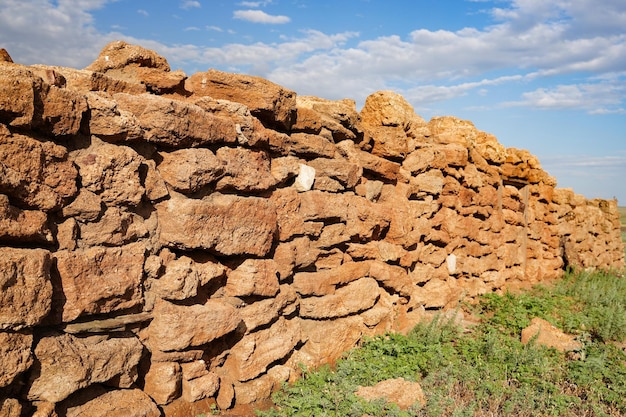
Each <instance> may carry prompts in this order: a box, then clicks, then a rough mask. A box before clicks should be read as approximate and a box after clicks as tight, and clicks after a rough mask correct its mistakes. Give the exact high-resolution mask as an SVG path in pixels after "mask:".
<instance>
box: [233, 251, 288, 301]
mask: <svg viewBox="0 0 626 417" xmlns="http://www.w3.org/2000/svg"><path fill="white" fill-rule="evenodd" d="M278 290H279V284H278V270H277V265H276V262H274V261H273V260H271V259H246V260H245V261H243V263H242V264H241V265H239V266H238V267H237V268H236V269H235V270H233V271H232V272H230V273H229V274H228V279H227V281H226V286H225V287H224V292H225V293H226V294H227V295H229V296H234V297H246V296H250V295H258V296H263V297H273V296H275V295H276V294H277V293H278Z"/></svg>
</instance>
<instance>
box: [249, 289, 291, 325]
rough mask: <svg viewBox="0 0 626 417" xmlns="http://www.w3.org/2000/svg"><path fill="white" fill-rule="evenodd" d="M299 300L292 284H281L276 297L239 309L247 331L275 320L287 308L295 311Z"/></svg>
mask: <svg viewBox="0 0 626 417" xmlns="http://www.w3.org/2000/svg"><path fill="white" fill-rule="evenodd" d="M297 302H298V295H297V294H296V292H295V291H294V290H293V288H291V286H290V285H281V287H280V292H279V293H278V294H277V295H276V297H274V298H268V299H265V300H260V301H256V302H254V303H252V304H248V305H245V306H244V307H242V308H241V309H240V310H239V311H240V313H241V317H242V319H243V322H244V324H245V325H246V332H248V333H250V332H253V331H254V330H256V329H257V328H259V327H261V326H264V325H266V324H269V323H271V322H273V321H274V320H276V319H277V318H278V317H279V316H280V315H281V314H284V313H286V311H287V310H290V311H293V310H294V309H295V308H296V307H297Z"/></svg>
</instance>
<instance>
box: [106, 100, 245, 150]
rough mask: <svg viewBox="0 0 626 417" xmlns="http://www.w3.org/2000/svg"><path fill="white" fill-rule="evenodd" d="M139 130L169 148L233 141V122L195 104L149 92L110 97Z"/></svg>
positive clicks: (148, 138)
mask: <svg viewBox="0 0 626 417" xmlns="http://www.w3.org/2000/svg"><path fill="white" fill-rule="evenodd" d="M113 99H114V100H115V101H116V102H117V105H118V107H119V108H120V109H121V110H125V111H128V112H129V113H131V114H133V115H134V116H135V118H136V119H137V123H138V124H139V127H141V129H143V132H144V133H143V137H144V139H145V140H146V141H148V142H151V143H154V144H157V145H161V146H166V147H169V148H181V147H197V146H201V145H209V144H224V143H236V142H237V130H236V128H235V123H234V122H233V121H232V120H230V119H227V118H225V117H221V116H217V115H214V114H211V113H208V112H206V111H204V110H203V109H202V108H201V107H199V106H196V105H195V104H190V103H184V102H181V101H178V100H172V99H169V98H165V97H160V96H154V95H151V94H141V95H131V94H125V93H118V94H115V95H114V96H113Z"/></svg>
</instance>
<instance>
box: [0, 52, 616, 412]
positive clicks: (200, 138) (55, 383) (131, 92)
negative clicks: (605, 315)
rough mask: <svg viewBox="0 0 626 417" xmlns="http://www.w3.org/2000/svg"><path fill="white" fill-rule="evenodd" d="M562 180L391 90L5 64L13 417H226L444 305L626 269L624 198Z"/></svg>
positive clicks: (106, 58)
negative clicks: (214, 413) (594, 193)
mask: <svg viewBox="0 0 626 417" xmlns="http://www.w3.org/2000/svg"><path fill="white" fill-rule="evenodd" d="M555 185H556V184H555V180H554V178H552V177H550V176H549V175H548V174H547V173H546V172H545V171H543V170H542V168H541V165H540V163H539V161H538V160H537V158H535V157H534V156H533V155H531V154H529V153H528V152H527V151H524V150H518V149H507V148H505V147H504V146H502V145H501V144H499V143H498V141H497V139H496V138H495V137H494V136H492V135H490V134H487V133H485V132H482V131H480V130H478V129H476V127H475V126H474V125H473V124H472V123H471V122H469V121H465V120H459V119H456V118H454V117H439V118H434V119H432V120H430V121H426V120H424V119H422V118H421V117H420V116H418V115H416V114H415V112H414V111H413V108H412V107H411V106H410V105H409V104H408V102H407V101H406V100H405V99H404V98H403V97H401V96H399V95H398V94H396V93H394V92H390V91H381V92H377V93H374V94H372V95H371V96H370V97H369V98H368V99H367V100H366V103H365V106H364V108H363V109H362V110H361V111H358V110H357V109H356V105H355V103H354V101H352V100H349V99H345V100H339V101H331V100H325V99H322V98H317V97H312V96H297V94H296V93H295V92H293V91H291V90H288V89H286V88H283V87H281V86H279V85H276V84H274V83H272V82H270V81H267V80H264V79H261V78H258V77H251V76H246V75H238V74H229V73H224V72H220V71H213V70H211V71H207V72H204V73H198V74H194V75H192V76H190V77H187V75H185V74H183V73H182V72H180V71H170V67H169V65H168V63H167V60H166V59H165V58H164V57H162V56H159V55H158V54H156V53H155V52H153V51H150V50H147V49H145V48H142V47H140V46H136V45H129V44H127V43H124V42H113V43H111V44H109V45H107V46H106V47H105V48H104V49H103V50H102V52H101V54H100V56H98V58H97V59H96V61H95V62H94V63H93V64H91V65H90V66H88V67H87V68H86V69H72V68H63V67H51V66H50V67H49V66H45V65H35V66H24V65H20V64H19V63H13V62H12V60H11V58H10V56H9V55H8V53H7V52H6V51H4V50H0V361H1V366H0V391H1V393H2V395H5V393H6V395H5V396H6V397H7V398H6V399H4V400H3V402H2V404H0V410H2V412H6V413H8V414H9V415H19V413H20V412H21V411H20V410H27V409H28V410H31V409H32V410H35V409H36V410H37V412H38V413H41V414H42V415H44V414H45V415H57V414H58V415H68V416H70V415H112V416H118V415H119V416H159V415H162V414H163V413H164V414H165V415H172V416H176V415H191V414H193V413H195V414H201V413H203V412H205V413H206V412H207V411H208V410H209V407H210V406H211V404H216V405H217V406H218V407H219V408H229V407H232V406H233V405H235V404H244V403H250V402H254V401H257V400H261V399H264V398H268V397H269V395H270V394H271V393H272V391H274V390H276V389H277V388H278V387H280V384H281V383H282V382H284V381H291V380H293V379H294V378H297V376H298V375H299V367H298V364H305V365H307V366H318V365H320V364H323V363H326V362H330V361H333V360H334V359H336V358H337V357H339V356H340V355H341V354H342V353H343V352H345V351H346V350H348V349H350V348H352V347H354V346H355V344H356V343H358V341H359V340H361V339H362V337H363V336H366V335H367V336H370V335H375V334H380V333H383V332H386V331H407V330H409V329H410V328H411V326H412V325H413V324H415V323H416V322H417V321H418V320H419V319H420V317H421V315H422V312H423V311H425V310H426V309H443V308H451V307H454V306H456V305H457V303H458V302H459V301H461V300H469V301H472V300H473V299H476V298H477V297H478V296H480V295H481V294H484V293H490V292H493V291H498V290H504V289H510V288H519V287H524V286H529V285H532V284H535V283H537V282H541V281H544V280H550V279H554V278H557V277H559V276H561V274H562V273H563V271H564V269H565V268H566V267H574V268H600V269H609V268H620V267H623V265H624V252H623V247H622V242H621V236H620V231H619V214H618V211H617V202H616V201H605V200H591V201H589V200H587V199H585V198H584V197H583V196H581V195H578V194H575V193H574V192H573V191H572V190H564V189H557V188H555ZM396 382H397V381H396ZM400 382H402V381H400ZM379 388H380V387H379ZM383 388H384V389H386V387H382V388H381V389H383ZM376 395H378V394H376ZM202 407H204V409H203V408H202ZM190 410H193V411H190ZM196 411H197V412H196ZM185 413H187V414H185Z"/></svg>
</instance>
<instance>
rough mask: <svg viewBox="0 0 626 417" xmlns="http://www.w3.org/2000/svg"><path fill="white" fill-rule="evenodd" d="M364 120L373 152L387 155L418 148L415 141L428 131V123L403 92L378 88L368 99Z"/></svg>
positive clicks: (403, 152) (364, 110) (363, 111)
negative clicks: (401, 93)
mask: <svg viewBox="0 0 626 417" xmlns="http://www.w3.org/2000/svg"><path fill="white" fill-rule="evenodd" d="M361 121H362V126H363V130H364V131H365V135H366V137H369V139H366V140H371V141H372V142H373V147H372V153H373V154H374V155H378V156H382V157H385V158H404V157H405V156H406V155H407V154H408V153H409V152H411V151H412V150H413V149H414V148H415V145H416V144H415V140H416V139H417V140H420V141H421V140H422V139H423V137H424V135H425V134H427V132H428V130H427V128H426V126H427V123H426V121H424V119H422V118H421V117H419V116H418V115H416V114H415V111H414V110H413V107H411V105H410V104H409V103H408V102H407V101H406V100H405V99H404V98H403V97H402V96H400V95H399V94H397V93H394V92H391V91H378V92H376V93H373V94H371V95H370V96H368V97H367V99H366V100H365V105H364V106H363V109H362V110H361Z"/></svg>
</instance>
